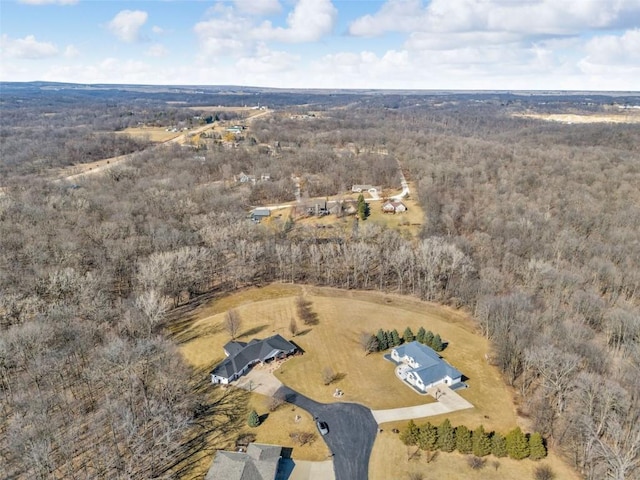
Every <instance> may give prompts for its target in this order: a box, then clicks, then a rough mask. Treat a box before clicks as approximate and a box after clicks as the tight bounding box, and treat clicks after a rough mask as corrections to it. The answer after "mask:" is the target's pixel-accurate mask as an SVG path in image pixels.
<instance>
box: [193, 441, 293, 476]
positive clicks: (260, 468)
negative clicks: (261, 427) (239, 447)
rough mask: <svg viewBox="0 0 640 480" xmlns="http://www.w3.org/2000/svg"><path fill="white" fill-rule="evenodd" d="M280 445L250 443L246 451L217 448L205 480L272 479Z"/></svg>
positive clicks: (276, 471)
mask: <svg viewBox="0 0 640 480" xmlns="http://www.w3.org/2000/svg"><path fill="white" fill-rule="evenodd" d="M281 456H282V447H280V446H277V445H266V444H263V443H250V444H249V446H248V447H247V451H246V452H227V451H225V450H219V451H218V452H217V453H216V456H215V457H214V459H213V462H212V463H211V467H209V471H208V472H207V476H206V477H205V480H274V479H275V478H276V475H277V474H278V464H279V463H280V457H281Z"/></svg>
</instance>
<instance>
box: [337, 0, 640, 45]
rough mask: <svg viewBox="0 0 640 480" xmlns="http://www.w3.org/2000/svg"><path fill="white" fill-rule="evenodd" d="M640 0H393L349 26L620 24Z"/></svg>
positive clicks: (355, 30)
mask: <svg viewBox="0 0 640 480" xmlns="http://www.w3.org/2000/svg"><path fill="white" fill-rule="evenodd" d="M638 9H640V0H617V1H602V0H580V1H579V2H576V1H575V0H535V1H534V0H527V1H505V0H432V1H431V2H429V3H428V4H427V5H426V6H423V2H421V1H419V0H388V1H387V2H385V3H384V4H383V6H382V7H381V8H380V10H379V11H378V12H376V13H374V14H369V15H365V16H363V17H360V18H358V19H356V20H355V21H354V22H352V24H351V25H350V26H349V33H350V34H351V35H355V36H377V35H381V34H383V33H385V32H415V31H423V32H471V31H491V32H512V33H517V34H520V35H522V36H527V35H536V34H551V35H567V34H576V33H578V32H579V31H580V30H581V29H585V28H604V27H609V28H615V27H619V26H620V25H623V24H624V23H625V22H627V21H628V17H629V14H631V13H634V12H635V14H636V15H638Z"/></svg>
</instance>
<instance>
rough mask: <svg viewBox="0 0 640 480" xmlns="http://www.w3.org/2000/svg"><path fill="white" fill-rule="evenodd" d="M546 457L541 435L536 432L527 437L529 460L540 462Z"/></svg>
mask: <svg viewBox="0 0 640 480" xmlns="http://www.w3.org/2000/svg"><path fill="white" fill-rule="evenodd" d="M546 456H547V448H546V447H545V446H544V440H542V435H540V434H539V433H538V432H535V433H532V434H531V436H530V437H529V458H530V459H531V460H541V459H543V458H544V457H546Z"/></svg>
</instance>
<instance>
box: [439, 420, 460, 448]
mask: <svg viewBox="0 0 640 480" xmlns="http://www.w3.org/2000/svg"><path fill="white" fill-rule="evenodd" d="M438 448H440V450H442V451H443V452H453V451H454V450H455V449H456V432H455V430H454V429H453V427H452V426H451V422H450V421H449V419H448V418H446V419H445V420H444V422H442V423H441V424H440V425H439V426H438Z"/></svg>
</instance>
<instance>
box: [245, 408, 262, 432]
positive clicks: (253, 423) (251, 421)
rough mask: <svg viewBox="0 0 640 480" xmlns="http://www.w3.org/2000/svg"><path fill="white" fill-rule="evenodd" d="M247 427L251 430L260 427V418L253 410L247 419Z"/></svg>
mask: <svg viewBox="0 0 640 480" xmlns="http://www.w3.org/2000/svg"><path fill="white" fill-rule="evenodd" d="M247 425H249V426H250V427H251V428H256V427H257V426H259V425H260V417H259V416H258V412H256V411H255V410H251V413H250V414H249V416H248V417H247Z"/></svg>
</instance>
